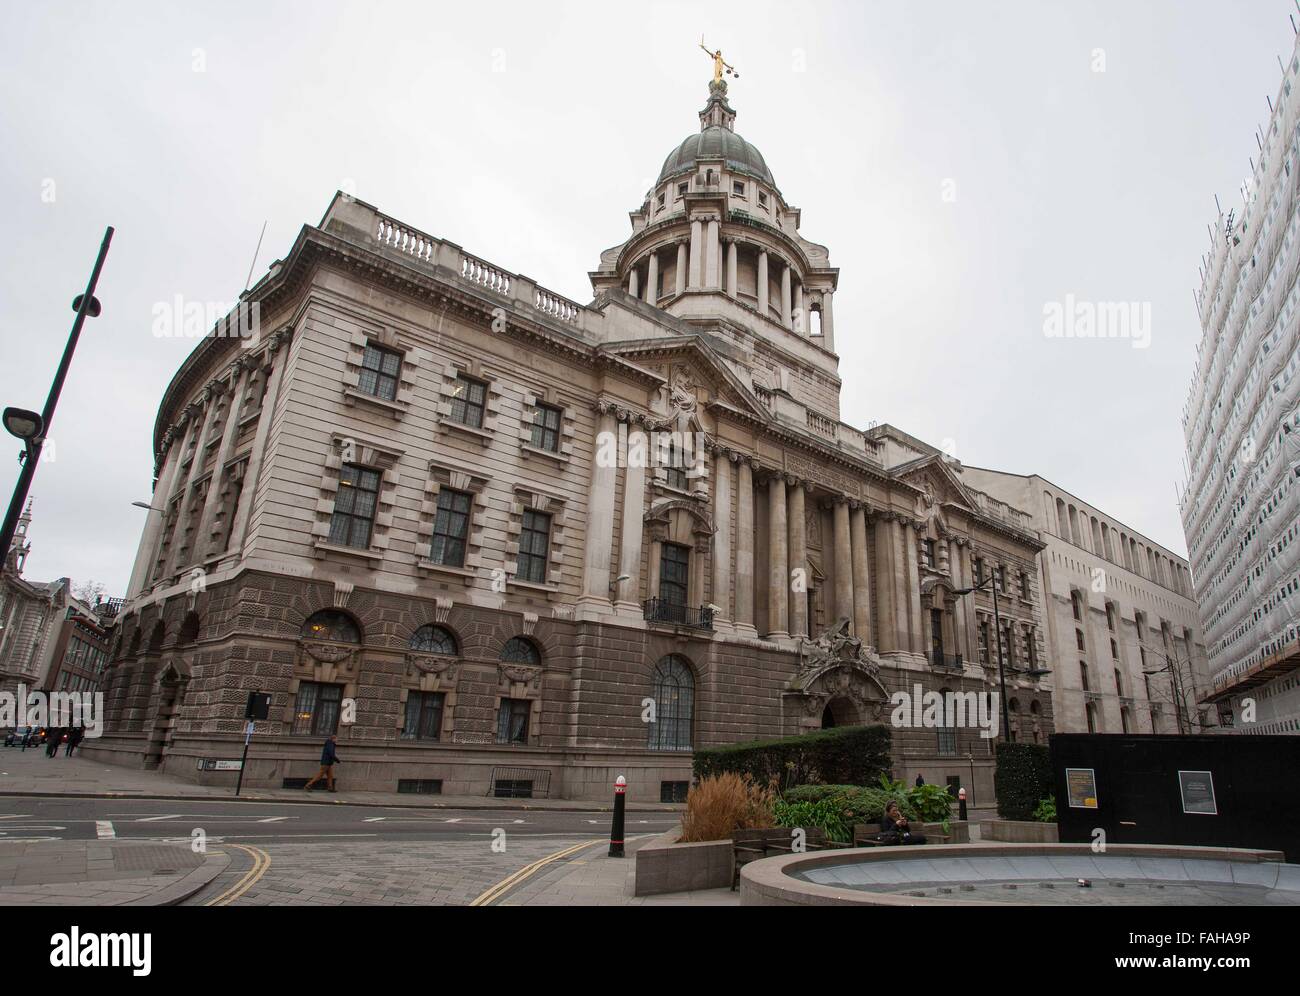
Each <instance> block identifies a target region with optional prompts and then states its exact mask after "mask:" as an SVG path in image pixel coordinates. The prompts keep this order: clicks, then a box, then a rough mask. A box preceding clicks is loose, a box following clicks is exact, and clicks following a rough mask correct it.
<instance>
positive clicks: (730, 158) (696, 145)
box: [590, 79, 840, 421]
mask: <svg viewBox="0 0 1300 996" xmlns="http://www.w3.org/2000/svg"><path fill="white" fill-rule="evenodd" d="M630 218H631V221H632V236H631V238H629V239H628V240H627V241H626V242H624V243H623V244H622V245H619V246H615V247H613V248H611V249H607V250H606V251H605V252H604V253H602V254H601V265H600V269H598V270H596V271H594V272H592V273H591V274H590V276H591V282H592V288H593V290H594V291H595V292H596V294H597V295H600V294H601V293H606V294H612V293H614V292H625V293H626V294H628V295H630V296H631V297H634V298H637V299H638V300H639V301H642V302H644V303H645V304H648V305H651V306H654V307H656V308H660V309H662V310H663V311H666V312H668V313H669V314H671V315H672V316H674V317H675V318H678V319H681V320H683V321H685V322H687V323H690V324H691V325H693V326H698V327H700V328H701V329H705V330H708V331H710V332H712V333H714V334H716V335H718V336H720V337H722V338H724V339H727V340H729V341H730V342H731V344H732V346H733V347H739V350H740V351H739V352H737V351H736V349H734V348H733V349H730V350H728V351H727V353H728V355H730V356H732V357H733V358H735V359H734V360H733V363H734V366H735V367H736V369H737V373H738V374H740V375H741V376H745V377H747V378H749V379H751V380H752V382H753V383H754V384H755V385H756V386H758V387H759V388H760V389H762V390H777V391H784V392H786V393H789V394H790V395H791V397H792V398H794V399H795V400H797V401H799V402H800V403H801V404H803V405H806V406H807V407H809V408H811V409H813V410H815V411H817V412H818V413H820V414H821V415H824V416H826V417H828V418H830V419H833V420H835V421H838V420H839V417H840V414H839V386H840V381H839V376H838V372H837V368H838V362H839V361H838V357H837V356H836V354H835V331H834V318H833V313H832V308H831V301H832V297H833V295H834V292H835V288H836V284H837V282H838V279H839V271H838V270H837V269H836V268H834V267H832V266H831V265H830V254H829V253H828V251H827V250H826V247H825V246H821V245H817V244H816V243H813V242H809V241H807V240H806V239H804V238H803V237H802V236H801V235H800V234H799V223H800V211H799V209H798V208H796V207H791V206H790V205H789V204H788V203H787V202H786V199H785V196H784V195H783V194H782V193H781V189H780V188H779V187H778V186H777V183H776V179H775V177H773V175H772V171H771V170H770V169H769V168H768V166H767V162H766V160H764V158H763V154H762V153H761V152H759V150H758V149H757V148H756V147H755V146H754V145H753V144H751V143H750V142H747V141H746V140H745V139H744V138H742V137H741V136H740V135H739V134H738V133H737V132H736V112H735V111H734V110H733V109H732V107H731V105H730V104H729V103H728V101H727V84H726V82H725V81H724V80H720V79H715V80H714V81H712V82H710V84H709V99H708V103H707V104H705V106H704V109H703V110H702V111H700V130H699V132H698V133H696V134H693V135H690V136H688V137H687V138H686V139H685V140H684V141H682V142H681V143H680V144H679V145H677V146H676V147H675V148H674V149H673V150H672V151H671V152H669V153H668V156H667V158H665V159H664V164H663V168H662V169H660V171H659V177H658V179H657V180H656V181H655V185H654V187H653V188H652V189H651V190H650V191H649V192H648V194H647V195H646V199H645V201H644V203H642V205H641V207H640V208H639V209H637V210H636V211H633V212H632V213H631V215H630Z"/></svg>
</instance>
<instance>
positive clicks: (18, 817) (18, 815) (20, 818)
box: [0, 813, 32, 820]
mask: <svg viewBox="0 0 1300 996" xmlns="http://www.w3.org/2000/svg"><path fill="white" fill-rule="evenodd" d="M31 818H32V814H31V813H27V814H26V815H24V814H22V813H19V814H17V815H15V816H0V820H30V819H31Z"/></svg>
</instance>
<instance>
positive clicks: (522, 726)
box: [497, 699, 532, 744]
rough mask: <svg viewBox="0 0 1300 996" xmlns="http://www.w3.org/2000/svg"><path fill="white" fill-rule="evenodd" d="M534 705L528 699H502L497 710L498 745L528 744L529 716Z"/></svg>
mask: <svg viewBox="0 0 1300 996" xmlns="http://www.w3.org/2000/svg"><path fill="white" fill-rule="evenodd" d="M531 711H532V704H531V703H530V702H529V701H528V700H527V699H502V700H501V708H500V709H498V710H497V743H499V744H526V743H528V716H529V713H530V712H531Z"/></svg>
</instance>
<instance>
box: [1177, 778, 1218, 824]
mask: <svg viewBox="0 0 1300 996" xmlns="http://www.w3.org/2000/svg"><path fill="white" fill-rule="evenodd" d="M1178 789H1179V791H1180V792H1181V793H1182V795H1183V812H1184V813H1200V814H1201V815H1203V816H1218V815H1219V807H1218V805H1217V803H1216V802H1215V801H1214V776H1213V775H1212V774H1210V772H1208V771H1180V772H1178Z"/></svg>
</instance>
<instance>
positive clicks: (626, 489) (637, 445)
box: [616, 426, 649, 613]
mask: <svg viewBox="0 0 1300 996" xmlns="http://www.w3.org/2000/svg"><path fill="white" fill-rule="evenodd" d="M627 448H628V451H629V458H628V459H627V460H625V461H624V470H623V525H622V529H621V530H620V536H621V542H620V544H619V557H618V573H619V575H620V576H622V577H624V578H626V580H623V581H619V582H618V584H617V585H616V589H617V594H616V598H617V602H618V604H617V608H619V609H620V610H622V611H624V612H633V613H639V612H640V610H641V606H640V604H639V601H638V598H637V595H638V593H639V591H640V589H641V541H642V536H643V535H644V533H645V479H646V460H644V459H638V460H633V459H631V453H632V451H634V450H638V449H639V452H640V453H642V454H648V452H649V444H648V442H647V441H646V438H645V433H643V432H640V431H639V430H637V431H634V429H633V428H632V427H631V426H629V428H628V435H627Z"/></svg>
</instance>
